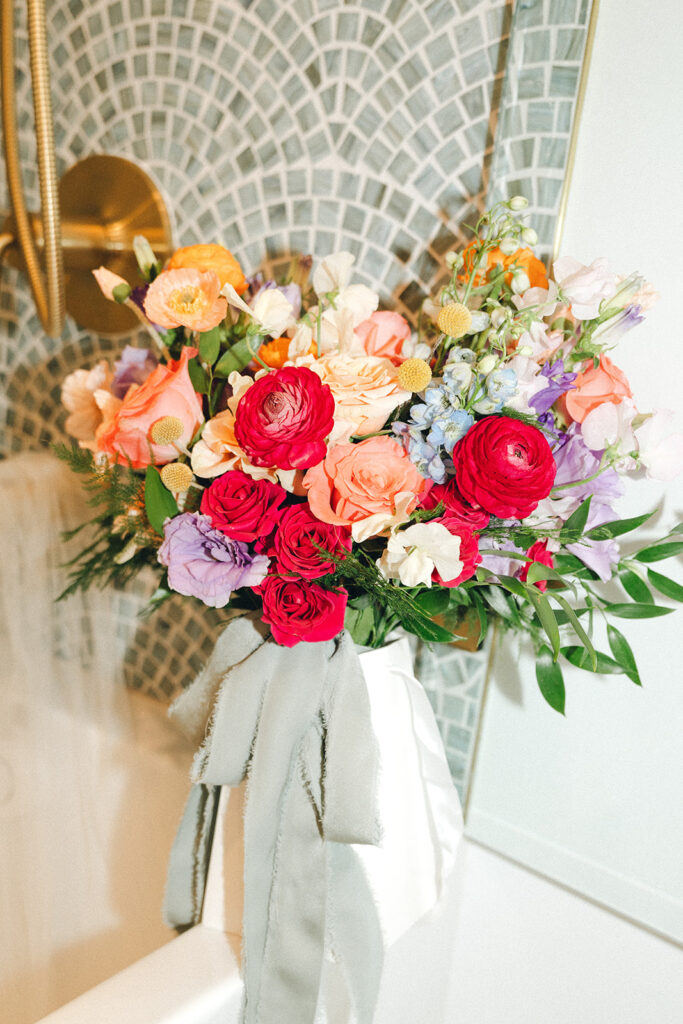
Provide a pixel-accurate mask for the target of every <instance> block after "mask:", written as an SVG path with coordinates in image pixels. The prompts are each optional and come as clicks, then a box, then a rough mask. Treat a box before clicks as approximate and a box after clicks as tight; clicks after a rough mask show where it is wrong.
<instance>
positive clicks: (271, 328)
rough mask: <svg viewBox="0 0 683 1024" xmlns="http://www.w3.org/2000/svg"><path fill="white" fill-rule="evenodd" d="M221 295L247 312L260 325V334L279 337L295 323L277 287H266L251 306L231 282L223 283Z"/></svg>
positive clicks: (288, 302)
mask: <svg viewBox="0 0 683 1024" xmlns="http://www.w3.org/2000/svg"><path fill="white" fill-rule="evenodd" d="M221 295H224V296H225V298H226V299H227V300H228V302H229V303H230V305H231V306H236V307H237V308H238V309H241V310H242V312H243V313H248V314H249V316H250V317H251V319H252V320H253V321H254V322H255V323H257V324H258V325H259V327H260V332H259V333H261V334H270V335H272V336H273V337H274V338H279V337H280V336H281V335H283V334H284V332H285V331H286V330H287V328H289V327H292V326H293V325H294V323H295V320H294V314H293V313H292V305H291V303H290V301H289V299H288V298H287V297H286V295H283V293H282V292H281V291H280V290H279V289H278V288H266V289H265V290H264V291H262V292H261V294H260V295H259V296H258V298H257V299H256V301H255V302H254V305H253V306H248V305H247V303H246V302H245V301H244V299H242V298H241V297H240V296H239V295H238V294H237V292H236V291H235V289H234V288H233V286H232V285H231V284H225V285H223V287H222V289H221Z"/></svg>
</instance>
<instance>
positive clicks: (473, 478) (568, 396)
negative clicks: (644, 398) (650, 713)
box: [59, 197, 683, 710]
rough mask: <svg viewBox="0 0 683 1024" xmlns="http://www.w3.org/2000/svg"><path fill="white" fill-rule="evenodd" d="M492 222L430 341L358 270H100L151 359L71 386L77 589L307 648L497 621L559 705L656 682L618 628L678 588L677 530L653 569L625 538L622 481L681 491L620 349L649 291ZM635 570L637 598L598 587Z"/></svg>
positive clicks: (456, 272)
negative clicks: (125, 594)
mask: <svg viewBox="0 0 683 1024" xmlns="http://www.w3.org/2000/svg"><path fill="white" fill-rule="evenodd" d="M525 206H526V201H525V200H523V199H521V198H520V197H516V198H513V199H511V200H510V201H509V202H507V203H500V204H498V205H497V206H495V207H494V208H493V209H492V210H491V211H489V212H488V213H486V214H485V215H484V216H482V217H481V219H480V220H479V222H478V223H477V225H476V228H475V229H474V235H475V237H474V240H473V241H472V242H471V243H470V244H469V245H468V246H467V248H466V249H465V250H464V252H462V253H456V252H451V253H449V254H448V255H447V257H446V260H447V264H448V268H449V270H450V280H448V282H447V283H446V285H445V287H443V288H442V289H441V291H440V293H439V295H438V296H437V297H436V298H435V299H434V300H430V299H427V300H426V301H425V302H424V303H423V307H422V310H421V313H420V316H419V321H418V329H417V333H416V334H414V333H413V331H412V330H411V327H410V325H409V324H408V322H407V321H406V320H405V319H404V317H403V316H401V315H399V314H398V313H396V312H390V311H378V310H377V306H378V296H377V294H376V293H374V292H373V291H371V290H370V289H369V288H368V287H366V286H365V285H362V284H354V283H352V282H351V271H352V264H353V256H352V255H351V254H350V253H347V252H342V253H338V254H336V255H333V256H328V257H326V258H324V259H322V260H321V261H320V262H319V263H318V264H317V265H316V266H315V267H314V268H313V270H312V273H311V267H312V263H311V260H310V258H307V257H304V258H301V259H298V260H294V262H293V264H292V267H291V272H290V274H289V277H288V279H287V280H286V281H283V282H276V281H272V280H262V278H261V277H260V276H256V277H253V278H245V276H244V274H243V272H242V269H241V267H240V266H239V264H238V262H237V261H236V260H235V258H234V257H233V256H232V254H231V253H229V252H228V251H227V250H226V249H224V248H223V247H222V246H219V245H193V246H189V247H186V248H183V249H179V250H178V251H177V252H176V253H175V254H174V255H173V257H172V259H171V260H170V262H169V263H168V264H167V265H166V267H163V268H162V267H161V266H160V264H159V263H158V262H157V261H156V259H155V256H154V254H153V252H152V251H151V249H150V247H149V245H148V244H147V243H146V242H145V241H144V239H139V240H138V242H137V245H136V252H137V254H138V262H139V265H140V268H141V272H142V276H143V278H144V281H143V283H142V284H140V285H138V286H131V285H130V284H129V283H127V282H125V281H123V280H122V279H120V278H118V277H116V276H115V275H113V274H111V273H110V272H108V271H106V270H104V269H101V270H100V271H97V272H96V276H97V278H98V281H99V284H100V286H101V288H102V290H103V292H104V293H105V294H106V295H107V296H108V297H109V298H111V299H112V300H114V301H118V302H125V303H126V304H127V305H129V306H130V307H131V308H132V309H134V310H135V311H136V312H137V314H138V316H139V318H140V319H141V320H142V321H143V323H144V324H145V326H146V328H147V330H148V332H149V334H150V335H151V336H152V337H153V339H154V342H155V346H154V348H151V349H142V348H132V347H126V348H125V349H124V350H123V352H122V354H121V357H120V359H119V360H118V361H117V362H116V363H115V364H114V366H113V368H112V367H111V366H110V365H109V364H108V363H107V362H106V361H102V362H99V363H98V364H97V365H96V366H95V367H93V368H92V369H89V370H88V369H82V370H77V371H76V372H75V373H72V374H71V375H70V376H69V377H68V378H67V379H66V380H65V381H64V385H63V391H62V396H63V403H64V405H65V407H66V409H67V411H68V414H69V415H68V418H67V420H66V430H67V432H68V433H69V434H70V435H72V436H73V437H74V438H76V439H77V441H78V446H74V447H73V448H69V447H67V446H61V447H60V449H59V454H60V455H61V456H62V457H63V458H65V459H66V460H67V461H68V462H69V463H70V465H71V466H72V467H73V468H74V469H75V470H77V471H78V472H81V473H84V474H86V475H87V477H88V481H87V486H88V488H89V490H90V492H91V500H92V503H93V504H94V505H95V506H96V509H97V514H96V516H95V518H94V520H93V522H92V524H91V526H92V527H93V528H94V531H95V532H94V537H93V539H92V541H91V543H90V544H89V546H88V547H87V548H86V549H85V551H84V552H83V554H82V556H81V557H80V558H79V560H78V561H77V562H76V563H75V564H74V566H73V567H72V570H73V575H72V583H71V587H70V588H69V590H71V589H74V588H78V587H87V586H88V585H90V584H91V583H93V582H97V583H100V584H102V585H104V584H107V583H110V582H111V583H123V582H125V581H126V580H127V579H128V578H130V577H131V576H132V575H133V574H135V573H137V572H138V571H139V570H140V569H141V568H142V567H143V566H147V565H152V566H154V567H155V569H156V570H157V571H158V572H159V573H160V574H163V575H162V580H161V582H160V586H159V589H158V591H157V593H156V594H155V596H154V599H153V603H154V604H158V603H159V602H160V601H162V600H164V599H165V598H166V597H168V596H169V595H170V593H171V592H173V591H175V592H178V593H180V594H184V595H186V596H188V597H193V598H197V599H198V600H199V601H201V602H203V603H204V604H205V605H208V606H211V607H215V608H223V607H225V606H228V608H229V609H234V610H236V611H238V610H241V611H251V612H252V613H256V614H258V616H260V618H261V619H262V620H263V622H265V623H267V624H268V626H269V627H270V630H271V632H272V637H273V639H274V640H275V641H276V642H277V643H278V644H282V645H285V646H287V647H292V646H294V645H295V644H298V643H300V642H302V641H303V642H314V641H320V640H328V639H331V638H333V637H334V636H336V635H337V634H338V633H339V632H340V631H341V630H342V629H343V628H344V627H345V626H346V628H347V629H348V630H349V631H350V633H351V635H352V637H353V638H354V640H356V641H357V642H358V643H359V644H363V645H368V646H380V645H381V644H382V643H383V642H384V640H385V638H386V637H387V635H388V634H389V632H390V631H391V630H392V629H393V628H395V627H397V626H401V627H403V628H404V629H406V630H408V631H410V632H411V633H414V634H416V635H417V636H418V637H420V638H422V639H423V640H425V641H427V642H449V641H453V640H454V639H457V638H458V637H462V636H464V635H470V636H472V635H473V636H474V637H475V638H476V640H477V641H478V642H481V641H483V638H484V636H485V634H486V631H487V627H488V625H489V623H490V621H491V620H493V619H497V620H499V621H500V622H501V623H502V624H503V625H504V626H505V627H509V628H512V629H514V630H518V631H522V632H525V633H527V634H528V635H529V636H530V637H531V639H532V641H533V643H534V646H535V648H536V653H537V669H536V671H537V678H538V682H539V685H540V688H541V691H542V693H543V695H544V697H545V698H546V700H547V701H548V702H549V703H550V704H551V705H552V706H553V707H554V708H556V709H558V710H563V708H564V684H563V679H562V672H561V668H560V664H559V662H558V658H559V657H563V658H564V659H566V660H567V661H568V662H570V663H572V664H574V665H578V666H580V667H582V668H585V669H588V670H591V671H598V672H621V673H624V674H625V675H626V676H628V677H629V678H630V679H632V680H633V681H634V682H639V677H638V670H637V667H636V664H635V660H634V657H633V654H632V651H631V648H630V646H629V644H628V642H627V640H626V638H625V637H624V636H623V634H622V633H621V632H620V631H619V630H618V629H617V628H616V627H615V626H614V625H613V624H612V623H611V622H610V623H609V624H608V626H607V639H608V644H609V648H610V654H609V655H608V654H606V653H601V652H597V651H596V650H595V648H594V646H593V642H592V639H591V638H592V636H593V620H594V618H596V617H597V616H608V617H612V616H616V617H625V618H637V617H651V616H657V615H662V614H665V613H666V612H668V611H670V609H669V608H667V607H662V606H660V605H659V604H656V603H655V600H654V597H653V594H652V589H654V590H656V591H658V592H659V593H660V594H663V595H665V596H666V597H668V598H673V599H675V600H681V599H683V587H681V586H680V585H679V584H677V583H675V582H674V581H672V580H670V579H669V578H668V577H665V576H663V575H661V574H660V573H658V572H655V571H654V570H653V569H651V568H648V566H649V565H650V563H653V562H657V561H659V560H660V559H664V558H667V557H670V556H672V555H675V554H677V553H679V552H681V551H683V528H680V527H677V528H675V529H674V530H673V531H672V533H671V534H669V535H668V536H667V537H666V538H663V539H662V540H661V541H659V542H657V543H654V544H648V545H647V546H646V547H644V548H642V549H641V550H640V551H637V552H636V553H633V554H629V555H628V556H625V555H623V554H622V553H621V552H620V549H619V543H618V539H617V538H619V537H620V536H621V535H624V534H627V533H629V532H630V531H634V530H637V529H638V528H639V527H641V526H642V525H643V524H644V523H645V522H646V521H647V519H648V518H649V515H642V516H639V517H637V518H633V519H619V518H618V516H617V515H616V513H615V511H614V507H613V504H614V501H615V499H617V498H618V497H619V496H620V494H621V493H622V485H621V482H620V475H621V474H625V473H632V472H634V471H637V472H644V473H645V474H646V475H647V476H650V477H654V478H656V479H660V480H667V479H670V478H671V477H672V476H673V475H674V474H675V473H676V472H677V471H678V469H679V468H680V466H681V464H683V438H681V437H680V436H678V435H673V436H671V435H669V436H667V425H666V417H665V415H664V414H662V413H655V414H643V413H641V412H639V411H638V409H637V408H636V405H635V403H634V400H633V397H632V394H631V389H630V386H629V383H628V381H627V379H626V377H625V376H624V374H623V373H622V371H621V370H620V369H619V368H618V367H617V366H616V365H615V364H614V363H613V362H612V360H611V358H610V356H609V355H608V354H607V353H608V352H609V351H610V350H611V349H612V348H613V346H614V345H615V343H616V342H617V340H619V339H620V338H621V336H622V335H623V334H624V333H625V332H626V331H628V330H629V329H630V328H631V327H633V326H635V325H636V324H638V323H639V322H640V320H641V319H642V314H643V312H644V311H645V310H646V309H647V308H648V307H649V305H650V304H651V303H652V302H653V300H654V298H655V295H654V293H653V291H652V289H651V288H650V287H649V286H648V285H646V284H645V282H644V281H643V279H642V278H640V277H639V276H637V275H636V274H632V275H630V276H629V277H626V278H624V279H619V278H617V277H616V276H615V275H614V274H613V273H612V272H611V271H610V270H609V268H608V267H607V265H606V261H605V260H596V261H594V263H593V264H592V265H591V266H589V267H586V266H582V265H581V264H579V263H577V262H576V261H575V260H573V259H571V258H568V257H563V258H562V259H559V260H557V262H556V263H555V264H554V280H549V278H548V276H547V274H546V269H545V267H544V265H543V263H542V262H541V261H540V260H538V259H537V258H536V257H535V256H534V254H533V251H532V249H531V248H529V246H532V245H533V244H534V243H535V241H536V239H535V234H534V232H533V230H532V229H530V228H528V227H524V226H523V225H522V224H521V222H520V220H519V218H518V213H519V211H521V210H522V209H524V207H525ZM609 580H616V581H618V584H619V585H620V587H621V588H622V589H623V592H624V593H623V595H622V597H618V596H617V597H614V596H613V595H614V593H615V587H614V585H612V586H611V589H610V595H611V596H609V597H606V596H603V594H601V592H600V583H601V582H606V581H609Z"/></svg>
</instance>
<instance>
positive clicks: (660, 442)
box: [636, 409, 683, 483]
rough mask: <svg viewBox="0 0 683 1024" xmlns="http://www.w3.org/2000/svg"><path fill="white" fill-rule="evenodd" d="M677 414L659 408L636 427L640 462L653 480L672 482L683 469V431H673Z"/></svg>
mask: <svg viewBox="0 0 683 1024" xmlns="http://www.w3.org/2000/svg"><path fill="white" fill-rule="evenodd" d="M673 419H674V414H673V412H672V411H671V410H670V409H658V410H657V412H654V413H652V415H651V416H648V417H647V418H646V419H645V421H644V423H642V424H641V425H640V426H639V427H637V428H636V441H637V442H638V451H639V455H640V464H641V465H642V466H643V468H644V469H645V473H646V475H647V476H648V477H650V479H651V480H661V481H662V483H668V482H669V481H670V480H673V479H674V477H675V476H678V474H679V473H680V472H682V471H683V435H681V434H671V433H669V431H670V428H671V426H672V421H673Z"/></svg>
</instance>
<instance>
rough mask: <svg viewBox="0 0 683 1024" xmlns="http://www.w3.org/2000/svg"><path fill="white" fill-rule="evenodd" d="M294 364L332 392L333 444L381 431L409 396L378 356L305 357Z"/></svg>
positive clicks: (393, 370) (387, 363) (391, 368)
mask: <svg viewBox="0 0 683 1024" xmlns="http://www.w3.org/2000/svg"><path fill="white" fill-rule="evenodd" d="M297 364H298V365H306V366H308V368H309V369H311V370H313V372H314V373H316V374H317V375H318V376H319V377H320V379H321V380H322V381H323V383H324V384H327V385H328V387H329V388H330V391H331V392H332V395H333V397H334V421H335V429H334V431H333V434H332V441H333V442H334V441H336V440H340V439H344V440H347V439H348V438H349V437H350V436H351V435H352V434H356V435H361V434H372V433H374V431H376V430H381V429H382V427H383V426H384V424H385V423H386V421H387V419H388V418H389V416H390V415H391V413H392V412H393V411H394V409H396V408H397V407H398V406H399V405H401V404H402V403H403V402H407V401H408V400H409V398H410V397H411V392H410V391H404V390H403V388H402V387H401V386H400V385H399V383H398V375H397V374H398V371H397V369H396V367H395V366H394V364H393V363H392V362H390V361H389V360H388V359H380V358H379V357H378V356H365V355H363V356H350V355H338V356H335V355H332V356H322V357H321V358H320V359H313V358H312V357H310V356H308V357H305V358H304V359H299V360H297Z"/></svg>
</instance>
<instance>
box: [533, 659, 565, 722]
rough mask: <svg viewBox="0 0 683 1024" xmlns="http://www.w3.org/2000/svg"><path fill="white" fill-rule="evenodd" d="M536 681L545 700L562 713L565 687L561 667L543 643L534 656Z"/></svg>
mask: <svg viewBox="0 0 683 1024" xmlns="http://www.w3.org/2000/svg"><path fill="white" fill-rule="evenodd" d="M536 682H537V683H538V688H539V690H540V691H541V693H542V694H543V697H544V698H545V700H546V701H547V702H548V704H550V707H551V708H552V709H553V710H554V711H559V713H560V714H561V715H563V714H564V702H565V689H564V679H563V677H562V669H561V668H560V666H559V665H558V664H557V662H556V661H555V660H554V658H553V653H552V651H551V650H550V648H549V647H546V646H545V645H543V646H542V647H541V648H540V650H539V652H538V654H537V656H536Z"/></svg>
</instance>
